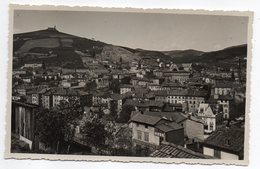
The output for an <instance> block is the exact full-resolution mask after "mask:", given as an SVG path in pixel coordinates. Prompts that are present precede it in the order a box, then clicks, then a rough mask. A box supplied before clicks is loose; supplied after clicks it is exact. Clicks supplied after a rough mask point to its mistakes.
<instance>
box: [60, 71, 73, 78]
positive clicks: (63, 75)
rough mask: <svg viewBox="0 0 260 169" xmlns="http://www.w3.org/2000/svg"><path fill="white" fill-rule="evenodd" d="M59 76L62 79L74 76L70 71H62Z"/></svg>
mask: <svg viewBox="0 0 260 169" xmlns="http://www.w3.org/2000/svg"><path fill="white" fill-rule="evenodd" d="M60 77H61V79H62V80H69V79H73V78H74V76H73V74H72V73H63V74H62V75H61V76H60Z"/></svg>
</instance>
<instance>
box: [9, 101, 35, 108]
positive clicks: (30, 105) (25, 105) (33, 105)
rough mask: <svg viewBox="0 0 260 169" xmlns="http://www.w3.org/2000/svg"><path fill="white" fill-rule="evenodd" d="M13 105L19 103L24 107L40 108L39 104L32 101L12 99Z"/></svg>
mask: <svg viewBox="0 0 260 169" xmlns="http://www.w3.org/2000/svg"><path fill="white" fill-rule="evenodd" d="M12 105H19V106H24V107H30V108H38V107H39V106H38V105H36V104H32V103H24V102H18V101H12Z"/></svg>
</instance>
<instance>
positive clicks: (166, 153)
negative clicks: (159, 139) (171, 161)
mask: <svg viewBox="0 0 260 169" xmlns="http://www.w3.org/2000/svg"><path fill="white" fill-rule="evenodd" d="M150 156H151V157H157V158H158V157H159V158H191V159H211V158H212V157H210V156H206V155H203V154H201V153H197V152H194V151H192V150H189V149H187V148H184V147H182V146H179V145H176V144H173V143H167V142H163V144H162V145H161V146H160V147H159V149H158V150H156V151H155V152H153V153H152V154H151V155H150Z"/></svg>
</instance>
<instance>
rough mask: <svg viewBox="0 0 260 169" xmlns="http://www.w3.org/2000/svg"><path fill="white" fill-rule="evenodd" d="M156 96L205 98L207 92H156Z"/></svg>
mask: <svg viewBox="0 0 260 169" xmlns="http://www.w3.org/2000/svg"><path fill="white" fill-rule="evenodd" d="M155 95H157V96H195V97H206V96H207V91H203V90H188V89H186V90H169V91H168V90H167V91H156V92H155Z"/></svg>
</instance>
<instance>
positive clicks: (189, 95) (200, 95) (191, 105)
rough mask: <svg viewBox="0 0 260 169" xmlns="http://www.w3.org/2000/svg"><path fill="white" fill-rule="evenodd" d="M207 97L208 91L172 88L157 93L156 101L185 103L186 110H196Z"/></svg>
mask: <svg viewBox="0 0 260 169" xmlns="http://www.w3.org/2000/svg"><path fill="white" fill-rule="evenodd" d="M206 98H207V92H206V91H191V90H170V91H159V92H157V93H155V100H156V101H163V102H168V103H171V104H183V105H185V107H186V111H189V112H194V111H196V110H197V109H198V107H199V104H200V103H204V102H205V100H206Z"/></svg>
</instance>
